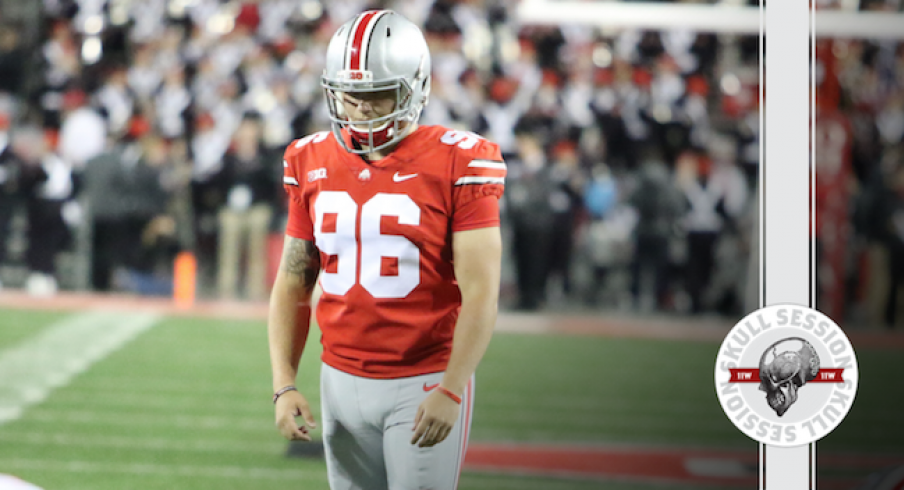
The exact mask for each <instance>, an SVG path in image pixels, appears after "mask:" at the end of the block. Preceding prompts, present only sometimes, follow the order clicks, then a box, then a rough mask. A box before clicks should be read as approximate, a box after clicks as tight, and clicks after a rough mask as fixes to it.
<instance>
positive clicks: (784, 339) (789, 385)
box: [715, 304, 859, 447]
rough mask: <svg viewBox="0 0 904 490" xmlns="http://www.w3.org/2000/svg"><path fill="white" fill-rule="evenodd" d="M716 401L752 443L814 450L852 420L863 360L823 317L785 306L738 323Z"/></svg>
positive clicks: (720, 365)
mask: <svg viewBox="0 0 904 490" xmlns="http://www.w3.org/2000/svg"><path fill="white" fill-rule="evenodd" d="M715 379H716V393H717V395H718V397H719V403H721V404H722V409H723V410H725V414H726V415H728V418H729V419H730V420H731V421H732V423H734V424H735V426H737V427H738V429H740V430H741V432H743V433H745V434H747V436H749V437H750V438H752V439H754V440H756V441H759V442H761V443H763V444H768V445H772V446H781V447H791V446H800V445H803V444H809V443H811V442H815V441H817V440H819V439H821V438H823V437H825V436H826V434H828V433H829V432H831V431H832V430H833V429H835V427H837V426H838V424H840V423H841V420H842V419H843V418H844V417H845V415H847V413H848V411H849V410H850V409H851V404H853V402H854V395H856V393H857V381H858V379H859V376H858V372H857V358H856V356H855V355H854V348H853V347H852V346H851V342H850V340H848V338H847V336H846V335H845V334H844V331H842V330H841V328H840V327H839V326H838V325H837V324H836V323H835V322H834V321H832V319H831V318H829V317H827V316H826V315H824V314H823V313H821V312H819V311H817V310H814V309H812V308H807V307H804V306H798V305H790V304H781V305H772V306H767V307H766V308H761V309H759V310H757V311H755V312H753V313H751V314H749V315H747V316H746V317H744V318H743V319H742V320H741V321H739V322H738V323H737V324H736V325H735V326H734V328H732V329H731V331H730V332H729V333H728V335H727V336H726V337H725V340H724V341H723V342H722V346H721V348H720V349H719V355H718V357H717V358H716V376H715Z"/></svg>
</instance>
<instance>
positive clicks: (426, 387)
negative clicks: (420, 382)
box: [424, 383, 439, 391]
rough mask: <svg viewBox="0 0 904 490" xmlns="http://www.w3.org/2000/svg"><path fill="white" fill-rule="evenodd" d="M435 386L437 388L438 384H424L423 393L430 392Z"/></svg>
mask: <svg viewBox="0 0 904 490" xmlns="http://www.w3.org/2000/svg"><path fill="white" fill-rule="evenodd" d="M437 386H439V383H436V384H432V385H428V384H427V383H424V391H431V390H433V389H434V388H436V387H437Z"/></svg>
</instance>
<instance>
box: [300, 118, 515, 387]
mask: <svg viewBox="0 0 904 490" xmlns="http://www.w3.org/2000/svg"><path fill="white" fill-rule="evenodd" d="M345 137H346V138H348V136H347V135H345ZM283 165H284V167H285V175H284V183H285V188H286V190H287V192H288V193H289V197H290V199H289V222H288V224H287V226H286V234H288V235H289V236H292V237H295V238H301V239H304V240H311V241H313V242H314V244H315V245H316V246H317V248H318V249H319V250H320V258H321V266H322V270H321V272H320V286H321V288H322V289H323V295H322V296H321V298H320V302H319V303H318V305H317V312H316V315H317V323H318V324H319V325H320V329H321V331H322V333H323V337H322V339H321V342H322V344H323V357H322V360H323V362H325V363H327V364H329V365H330V366H332V367H334V368H336V369H339V370H342V371H345V372H348V373H351V374H354V375H358V376H365V377H370V378H399V377H406V376H417V375H420V374H427V373H432V372H438V371H443V370H445V368H446V364H447V362H448V360H449V354H450V352H451V350H452V334H453V331H454V329H455V322H456V320H457V318H458V313H459V310H460V309H461V293H460V292H459V289H458V284H457V283H456V282H455V276H454V271H453V267H452V233H453V232H456V231H463V230H470V229H477V228H483V227H490V226H498V225H499V206H498V199H499V198H500V197H501V196H502V191H503V182H504V177H505V173H506V169H505V163H503V161H502V156H501V154H500V152H499V147H498V146H497V145H495V144H494V143H491V142H489V141H487V140H485V139H483V138H481V137H479V136H477V135H475V134H473V133H469V132H466V131H456V130H451V129H447V128H444V127H440V126H420V127H418V128H417V129H416V130H415V131H414V132H413V133H411V134H410V135H408V136H407V137H405V139H403V140H402V141H401V142H400V143H399V144H398V146H396V148H395V150H393V151H392V153H391V154H390V155H389V156H387V157H386V158H384V159H382V160H380V161H377V162H366V161H365V160H364V159H363V158H361V156H359V155H355V154H352V153H349V152H347V151H345V150H344V149H343V148H342V147H341V145H340V144H339V142H338V141H337V140H336V138H335V136H334V134H333V133H332V132H329V131H324V132H320V133H315V134H312V135H310V136H307V137H305V138H303V139H300V140H297V141H295V142H293V143H292V144H290V145H289V147H288V148H287V149H286V153H285V161H284V162H283Z"/></svg>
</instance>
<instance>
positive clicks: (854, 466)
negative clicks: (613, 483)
mask: <svg viewBox="0 0 904 490" xmlns="http://www.w3.org/2000/svg"><path fill="white" fill-rule="evenodd" d="M757 458H758V456H757V451H756V449H755V448H754V449H751V450H750V451H738V450H718V449H683V448H657V447H642V446H633V447H624V448H620V447H617V446H615V447H581V446H542V445H527V444H518V445H516V444H471V445H470V446H469V447H468V454H467V457H466V458H465V469H467V470H469V471H487V472H500V473H515V474H530V475H538V476H540V475H544V476H564V477H574V478H584V479H616V480H632V481H645V482H656V483H677V484H689V485H697V486H711V485H718V486H722V487H738V488H755V486H756V484H757V482H758V479H757V478H758V476H757V475H758V470H757V465H758V459H757ZM901 461H902V458H901V456H889V455H868V456H864V455H855V454H823V455H820V456H819V465H820V466H822V465H827V466H830V467H832V468H835V469H839V468H843V469H845V470H846V471H847V470H851V473H852V474H853V473H862V474H863V475H864V476H865V475H866V474H868V473H870V472H872V471H876V470H881V469H882V468H887V467H889V466H896V465H900V464H901ZM860 483H863V478H857V477H853V476H846V477H841V478H836V477H831V478H824V479H822V480H821V481H820V489H821V490H849V489H850V488H852V486H856V485H857V484H860Z"/></svg>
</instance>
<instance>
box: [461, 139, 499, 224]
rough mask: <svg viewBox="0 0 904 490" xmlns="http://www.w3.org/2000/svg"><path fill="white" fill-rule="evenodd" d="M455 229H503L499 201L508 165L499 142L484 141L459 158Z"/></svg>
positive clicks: (481, 140) (464, 152)
mask: <svg viewBox="0 0 904 490" xmlns="http://www.w3.org/2000/svg"><path fill="white" fill-rule="evenodd" d="M454 165H455V168H454V176H453V178H454V182H453V188H452V200H453V206H454V212H453V216H452V230H453V231H463V230H473V229H477V228H485V227H489V226H499V202H498V200H499V199H500V198H501V197H502V193H503V191H504V190H505V175H506V166H505V162H504V161H503V160H502V153H501V152H500V151H499V146H498V145H496V144H495V143H492V142H490V141H487V140H485V139H480V140H479V142H478V143H477V144H476V145H475V146H474V147H473V148H471V149H468V150H463V151H461V152H460V153H458V154H457V155H456V158H455V163H454Z"/></svg>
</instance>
